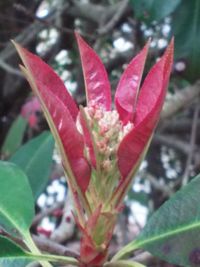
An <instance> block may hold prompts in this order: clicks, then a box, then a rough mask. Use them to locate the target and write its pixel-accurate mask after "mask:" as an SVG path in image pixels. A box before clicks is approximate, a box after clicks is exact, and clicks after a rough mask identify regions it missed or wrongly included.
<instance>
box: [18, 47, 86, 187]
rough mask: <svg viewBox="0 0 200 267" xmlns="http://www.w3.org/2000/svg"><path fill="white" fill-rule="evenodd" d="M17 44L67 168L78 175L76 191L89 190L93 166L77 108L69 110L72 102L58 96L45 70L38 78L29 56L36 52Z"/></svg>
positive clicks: (75, 182)
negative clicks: (79, 127)
mask: <svg viewBox="0 0 200 267" xmlns="http://www.w3.org/2000/svg"><path fill="white" fill-rule="evenodd" d="M16 47H17V49H18V51H19V54H20V55H21V57H22V59H23V60H24V63H25V65H26V68H27V69H26V68H24V67H22V71H23V72H24V74H25V76H26V78H27V80H28V81H29V83H30V85H31V87H32V89H33V91H34V92H35V94H36V95H37V96H38V97H39V100H40V102H41V105H42V108H43V111H44V113H45V116H46V118H47V121H48V123H49V126H50V129H51V131H52V133H53V135H54V137H55V139H56V141H57V143H58V146H59V149H60V152H61V155H62V160H63V165H64V168H65V170H67V171H68V172H69V170H70V173H68V175H69V177H70V178H71V179H72V177H75V179H74V180H73V186H74V187H75V188H76V190H78V186H77V184H78V185H79V187H80V188H81V190H82V192H85V190H86V189H87V186H88V183H89V179H90V167H89V165H88V163H87V161H86V159H85V158H84V155H83V138H82V136H81V134H80V133H79V132H78V130H77V128H76V125H75V122H74V115H73V114H74V111H73V110H74V108H73V110H70V109H71V107H70V109H68V105H67V106H66V105H64V103H63V100H62V99H60V95H57V94H56V91H55V92H52V89H50V87H49V86H46V84H45V81H46V80H43V79H45V77H42V75H45V72H44V73H43V71H41V70H40V72H41V74H40V76H39V79H38V77H37V76H36V75H35V73H34V72H33V70H32V69H31V68H30V67H29V64H26V60H27V55H28V56H29V55H30V57H32V54H31V53H29V52H28V54H25V52H26V50H25V49H23V48H21V47H20V46H19V45H16ZM24 51H25V52H24ZM24 54H25V56H24ZM34 58H35V57H34ZM36 60H38V57H36ZM34 62H35V64H36V63H37V61H34ZM38 71H39V70H38ZM70 112H71V113H70ZM63 114H65V116H63ZM72 115H73V116H72ZM72 174H73V175H72ZM75 180H76V181H75Z"/></svg>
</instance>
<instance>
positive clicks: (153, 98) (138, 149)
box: [117, 41, 173, 178]
mask: <svg viewBox="0 0 200 267" xmlns="http://www.w3.org/2000/svg"><path fill="white" fill-rule="evenodd" d="M172 62H173V41H172V42H171V44H170V45H169V47H168V49H167V50H166V52H165V54H164V56H163V57H162V58H161V60H160V61H159V62H158V63H156V64H155V65H154V66H153V68H152V69H151V70H150V72H149V74H148V75H147V77H146V79H145V81H144V84H143V86H142V88H141V92H140V93H139V97H138V101H137V105H136V116H135V120H134V127H133V129H132V130H131V131H130V132H129V133H128V134H127V135H126V136H125V137H124V139H123V140H122V142H121V144H120V146H119V148H118V152H117V154H118V158H119V160H118V166H119V170H120V172H121V174H122V177H123V178H125V177H127V176H128V175H129V174H130V173H131V172H132V170H133V169H134V168H135V165H136V163H137V162H138V160H139V159H140V158H141V157H142V152H143V151H144V148H145V147H146V146H147V144H148V141H149V139H150V138H151V135H152V133H153V130H154V128H155V126H156V124H157V122H158V119H159V114H160V111H161V108H162V105H163V102H164V97H165V94H166V89H167V84H168V80H169V75H170V72H171V67H172ZM130 155H131V157H130Z"/></svg>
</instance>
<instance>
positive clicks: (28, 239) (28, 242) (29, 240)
mask: <svg viewBox="0 0 200 267" xmlns="http://www.w3.org/2000/svg"><path fill="white" fill-rule="evenodd" d="M24 238H25V243H26V245H27V247H28V248H29V249H30V251H31V252H32V253H33V254H38V255H42V253H41V252H40V250H39V249H38V248H37V246H36V245H35V243H34V241H33V239H32V237H31V234H30V233H29V232H28V233H27V234H26V235H24ZM39 263H40V264H41V265H42V267H53V266H52V265H51V264H50V263H49V262H47V261H46V262H45V261H42V260H41V261H39Z"/></svg>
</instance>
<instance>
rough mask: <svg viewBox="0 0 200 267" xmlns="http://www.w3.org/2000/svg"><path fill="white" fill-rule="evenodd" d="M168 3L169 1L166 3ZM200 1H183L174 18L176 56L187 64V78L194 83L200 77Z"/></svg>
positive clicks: (173, 29)
mask: <svg viewBox="0 0 200 267" xmlns="http://www.w3.org/2000/svg"><path fill="white" fill-rule="evenodd" d="M166 2H167V1H166ZM199 25H200V1H199V0H189V1H188V0H182V4H181V5H180V7H179V8H178V9H177V10H176V12H175V13H174V17H173V24H172V31H173V34H174V35H175V56H176V58H180V59H183V60H184V61H185V62H186V71H185V76H186V77H187V78H188V79H189V80H190V81H194V80H195V79H197V78H199V77H200V61H199V58H200V49H199V47H200V27H199Z"/></svg>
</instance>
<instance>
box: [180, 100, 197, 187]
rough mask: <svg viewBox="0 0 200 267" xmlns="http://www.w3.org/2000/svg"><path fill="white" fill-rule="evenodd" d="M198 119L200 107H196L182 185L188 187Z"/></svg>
mask: <svg viewBox="0 0 200 267" xmlns="http://www.w3.org/2000/svg"><path fill="white" fill-rule="evenodd" d="M198 117H199V105H198V104H197V105H196V108H195V111H194V116H193V121H192V129H191V135H190V149H189V154H188V157H187V162H186V167H185V171H184V174H183V179H182V185H186V184H187V182H188V179H189V176H190V168H191V164H192V160H193V153H194V149H195V143H196V134H197V125H198Z"/></svg>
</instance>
